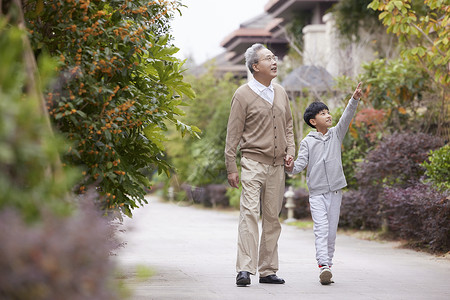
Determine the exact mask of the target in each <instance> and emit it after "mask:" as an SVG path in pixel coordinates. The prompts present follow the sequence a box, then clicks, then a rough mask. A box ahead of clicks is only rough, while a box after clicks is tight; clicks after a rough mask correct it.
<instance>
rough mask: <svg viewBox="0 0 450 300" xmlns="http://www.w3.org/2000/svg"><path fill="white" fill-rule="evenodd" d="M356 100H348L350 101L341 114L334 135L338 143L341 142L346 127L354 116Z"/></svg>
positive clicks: (356, 105)
mask: <svg viewBox="0 0 450 300" xmlns="http://www.w3.org/2000/svg"><path fill="white" fill-rule="evenodd" d="M358 102H359V101H358V100H356V99H353V97H352V98H351V99H350V101H349V102H348V104H347V107H346V108H345V110H344V113H343V114H342V116H341V118H340V119H339V122H338V123H337V125H336V127H335V128H336V134H337V137H338V139H339V140H340V141H342V140H343V139H344V137H345V134H346V133H347V130H348V127H349V126H350V122H351V121H352V119H353V116H354V115H355V112H356V108H357V107H358Z"/></svg>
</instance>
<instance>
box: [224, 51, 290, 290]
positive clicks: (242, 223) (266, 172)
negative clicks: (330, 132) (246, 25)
mask: <svg viewBox="0 0 450 300" xmlns="http://www.w3.org/2000/svg"><path fill="white" fill-rule="evenodd" d="M277 60H278V59H277V57H276V56H275V55H274V54H273V53H272V52H271V51H270V50H269V49H267V48H266V47H264V46H263V45H261V44H254V45H252V46H251V47H250V48H248V49H247V51H246V52H245V61H246V66H247V67H248V68H249V70H250V72H251V73H252V74H253V79H252V80H250V81H249V82H248V83H247V84H244V85H242V86H241V87H239V88H238V89H237V90H236V92H235V94H234V95H233V98H232V100H231V111H230V116H229V119H228V127H227V139H226V146H225V163H226V167H227V173H228V182H229V184H230V185H231V186H232V187H234V188H238V187H239V174H238V169H237V166H236V152H237V147H238V145H240V151H241V155H242V159H241V183H242V193H241V197H240V217H239V233H238V253H237V262H236V271H237V273H238V274H237V277H236V284H237V285H238V286H246V285H249V284H250V283H251V280H250V274H252V275H255V274H256V270H257V269H258V272H259V282H260V283H275V284H283V283H284V282H285V281H284V280H283V279H282V278H279V277H278V276H277V275H276V272H277V271H278V238H279V236H280V233H281V224H280V221H279V219H278V215H279V213H280V211H281V207H282V202H283V193H284V186H285V185H284V180H285V173H284V162H285V160H286V161H290V160H292V159H293V156H294V154H295V145H294V134H293V129H292V128H293V125H292V114H291V109H290V106H289V98H288V96H287V94H286V92H285V90H284V89H283V88H282V87H281V85H279V84H276V83H272V79H274V78H275V77H276V76H277ZM260 201H261V205H260ZM260 207H261V209H262V234H261V241H260V243H259V232H258V219H259V216H260V211H259V208H260ZM258 244H259V255H258Z"/></svg>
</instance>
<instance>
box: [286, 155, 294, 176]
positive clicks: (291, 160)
mask: <svg viewBox="0 0 450 300" xmlns="http://www.w3.org/2000/svg"><path fill="white" fill-rule="evenodd" d="M284 167H285V168H286V171H288V172H292V169H293V168H294V157H293V156H292V155H289V154H288V155H286V157H285V158H284Z"/></svg>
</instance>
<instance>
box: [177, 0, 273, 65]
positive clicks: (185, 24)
mask: <svg viewBox="0 0 450 300" xmlns="http://www.w3.org/2000/svg"><path fill="white" fill-rule="evenodd" d="M268 2H269V0H182V3H183V4H184V5H186V6H187V7H182V8H181V13H182V16H180V15H179V14H178V13H176V15H175V19H174V20H173V21H172V22H171V26H172V35H173V37H174V41H173V43H174V45H175V46H176V47H178V48H180V51H179V52H178V53H177V54H176V55H175V56H176V57H178V58H181V59H185V58H189V57H191V58H193V59H194V61H195V63H196V64H201V63H203V62H205V61H206V60H208V59H211V58H213V57H214V56H216V55H218V54H220V53H222V52H224V51H225V48H223V47H221V46H220V43H221V41H222V40H223V39H224V38H225V37H227V36H228V35H229V34H230V33H231V32H233V31H234V30H235V29H238V28H239V25H240V24H241V23H244V22H246V21H248V20H250V19H252V18H254V17H256V16H258V15H260V14H262V13H263V12H264V6H265V5H266V4H267V3H268Z"/></svg>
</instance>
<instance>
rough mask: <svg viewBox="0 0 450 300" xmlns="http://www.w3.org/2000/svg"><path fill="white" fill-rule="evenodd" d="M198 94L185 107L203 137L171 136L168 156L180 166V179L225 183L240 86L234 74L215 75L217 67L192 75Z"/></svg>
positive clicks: (186, 119) (178, 169) (194, 182)
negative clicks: (234, 104) (233, 100)
mask: <svg viewBox="0 0 450 300" xmlns="http://www.w3.org/2000/svg"><path fill="white" fill-rule="evenodd" d="M186 80H187V81H189V82H191V84H192V88H193V89H194V91H195V93H196V103H195V105H193V106H189V107H187V108H186V117H184V119H183V120H185V121H186V122H187V123H195V124H197V125H198V127H199V128H200V129H201V130H202V134H201V139H190V141H189V142H188V143H182V141H181V140H180V139H171V140H170V141H169V142H168V143H167V148H168V156H169V158H170V159H171V161H172V162H173V165H174V166H175V167H176V168H177V170H176V172H177V175H178V177H179V179H180V181H181V182H187V183H189V184H193V185H206V184H211V183H224V182H226V178H227V176H226V169H225V158H224V150H225V139H226V132H227V122H228V115H229V112H230V101H231V98H232V96H233V94H234V92H235V90H236V89H237V88H238V87H239V85H240V83H241V82H239V80H236V79H235V78H234V77H233V76H232V74H231V73H228V74H225V75H224V76H217V75H216V74H215V68H214V66H213V65H212V66H209V69H208V71H207V72H206V73H205V74H203V75H201V76H198V77H196V76H189V77H187V78H186Z"/></svg>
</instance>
